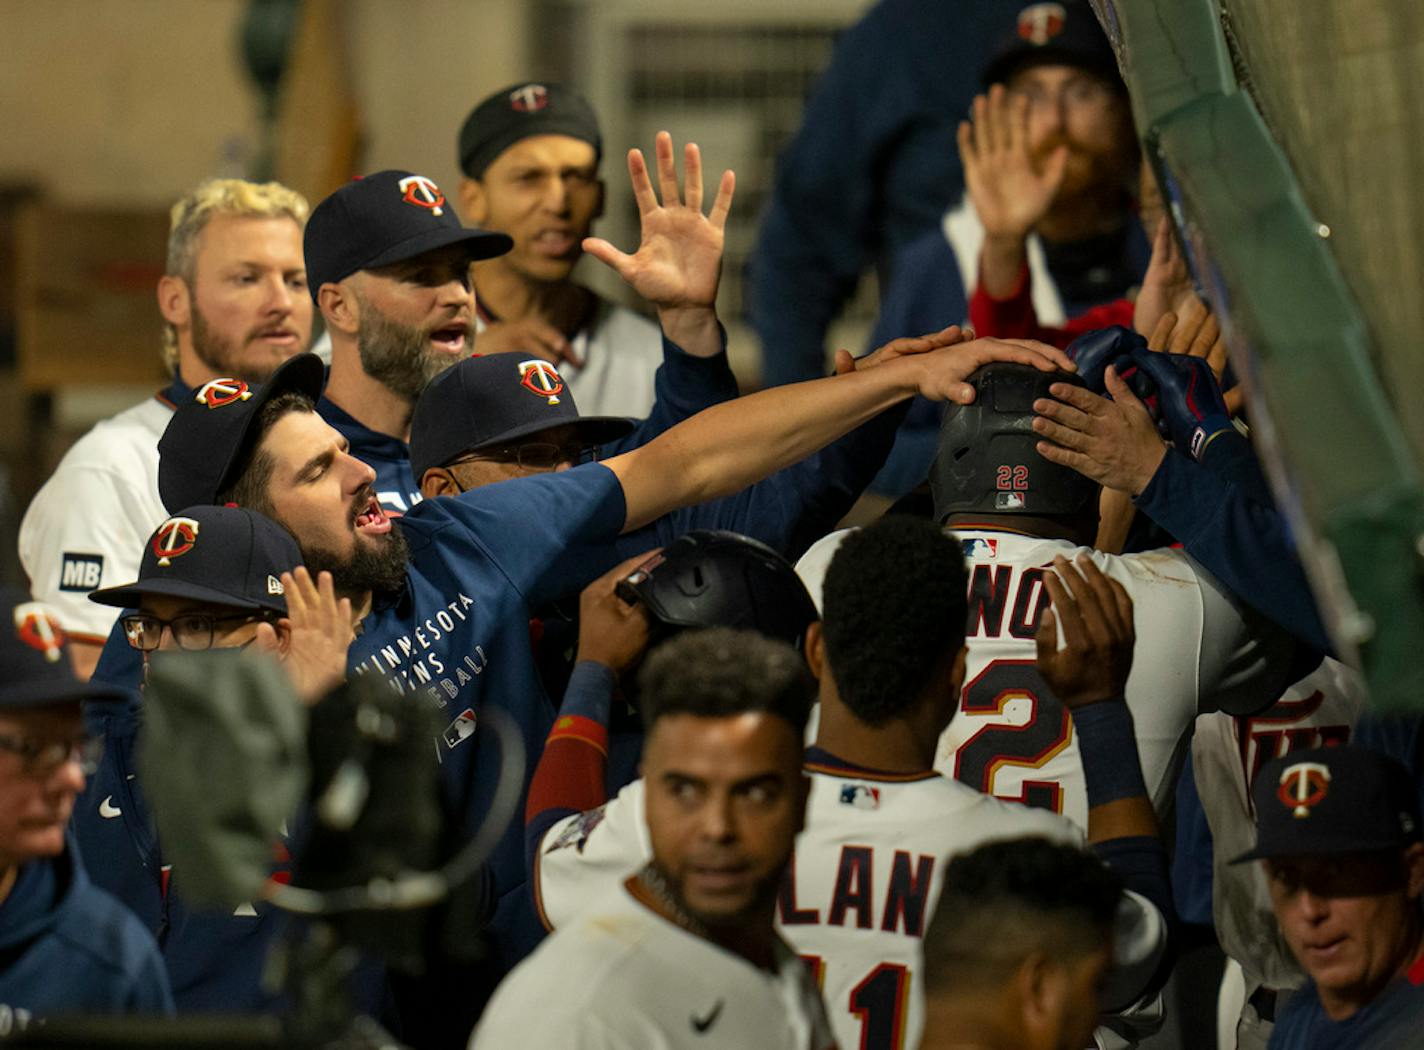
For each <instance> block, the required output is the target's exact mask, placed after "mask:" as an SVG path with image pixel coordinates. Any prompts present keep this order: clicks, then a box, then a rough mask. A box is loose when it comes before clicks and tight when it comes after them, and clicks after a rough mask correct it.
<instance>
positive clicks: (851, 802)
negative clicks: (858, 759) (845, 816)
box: [841, 784, 880, 809]
mask: <svg viewBox="0 0 1424 1050" xmlns="http://www.w3.org/2000/svg"><path fill="white" fill-rule="evenodd" d="M841 805H842V806H852V807H854V808H855V809H879V808H880V789H879V788H878V787H872V786H871V785H869V784H846V785H845V786H844V787H842V788H841Z"/></svg>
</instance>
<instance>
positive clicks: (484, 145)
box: [307, 82, 603, 269]
mask: <svg viewBox="0 0 1424 1050" xmlns="http://www.w3.org/2000/svg"><path fill="white" fill-rule="evenodd" d="M531 135H568V136H570V137H572V138H576V139H580V140H581V141H583V142H587V143H588V144H589V145H591V146H592V147H593V151H594V157H595V163H597V161H598V160H602V159H603V136H602V134H601V133H600V132H599V130H598V118H597V117H596V116H595V115H594V112H593V107H592V106H590V105H589V104H588V100H587V99H585V98H584V97H583V96H582V95H580V94H579V93H578V92H577V91H575V90H574V89H573V88H571V87H567V86H565V85H563V84H542V83H536V82H528V83H524V84H511V85H510V86H509V87H505V88H500V89H499V90H498V91H496V92H495V93H494V94H493V95H490V96H489V97H488V98H487V99H485V100H484V101H483V102H481V103H480V104H479V105H477V106H476V107H475V108H474V109H473V110H471V111H470V115H469V116H468V117H466V118H465V123H464V124H463V125H462V126H461V128H460V139H459V149H460V168H461V170H462V171H464V173H465V174H466V175H468V176H470V178H472V179H477V178H479V177H480V176H481V175H483V174H484V172H485V168H487V167H489V165H490V162H491V161H492V160H494V159H495V158H496V157H498V156H499V155H500V154H501V153H503V152H504V151H505V150H507V149H508V148H509V147H510V146H512V145H514V144H515V143H516V142H518V141H519V140H520V139H527V138H529V137H530V136H531ZM307 268H308V269H310V268H311V267H310V264H308V267H307Z"/></svg>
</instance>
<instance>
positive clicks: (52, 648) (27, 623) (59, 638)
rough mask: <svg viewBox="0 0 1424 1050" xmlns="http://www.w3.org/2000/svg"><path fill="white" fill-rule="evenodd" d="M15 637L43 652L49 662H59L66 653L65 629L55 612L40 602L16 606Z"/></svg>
mask: <svg viewBox="0 0 1424 1050" xmlns="http://www.w3.org/2000/svg"><path fill="white" fill-rule="evenodd" d="M14 617H15V637H17V638H19V639H20V641H22V642H24V643H25V644H26V645H28V646H29V647H30V648H31V649H33V650H35V651H36V652H38V653H43V654H44V658H45V660H46V661H48V662H49V663H52V664H53V663H58V662H59V658H60V657H61V656H63V655H64V650H63V649H62V648H61V646H63V645H64V631H63V630H61V629H60V626H59V621H58V620H56V619H55V618H54V613H52V612H50V610H49V608H48V607H46V606H45V605H42V604H41V603H40V602H21V603H20V604H19V605H17V606H15V614H14Z"/></svg>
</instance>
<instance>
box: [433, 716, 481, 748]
mask: <svg viewBox="0 0 1424 1050" xmlns="http://www.w3.org/2000/svg"><path fill="white" fill-rule="evenodd" d="M440 735H441V736H442V737H444V738H445V746H446V747H448V748H451V749H454V748H455V747H458V746H459V745H460V744H461V743H463V742H464V741H466V740H468V739H470V737H472V736H474V735H475V712H474V710H473V709H471V708H468V707H467V708H465V709H464V710H463V711H461V712H460V713H459V714H458V715H456V716H455V721H453V722H451V723H450V724H449V725H448V726H446V727H445V732H443V733H441V734H440Z"/></svg>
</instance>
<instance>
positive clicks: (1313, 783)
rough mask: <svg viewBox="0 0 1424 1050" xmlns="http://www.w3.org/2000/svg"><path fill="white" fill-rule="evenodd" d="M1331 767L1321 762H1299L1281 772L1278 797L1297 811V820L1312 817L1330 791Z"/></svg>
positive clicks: (1277, 790)
mask: <svg viewBox="0 0 1424 1050" xmlns="http://www.w3.org/2000/svg"><path fill="white" fill-rule="evenodd" d="M1329 784H1330V767H1329V766H1326V765H1322V764H1321V763H1319V762H1297V763H1296V764H1295V765H1293V766H1286V768H1285V769H1284V770H1282V771H1281V785H1280V787H1279V788H1277V789H1276V797H1277V798H1278V799H1280V800H1281V802H1282V803H1283V804H1284V805H1286V806H1288V807H1290V808H1291V809H1293V810H1294V811H1295V817H1296V819H1297V820H1299V819H1301V818H1302V817H1308V816H1310V808H1311V807H1312V806H1318V805H1319V804H1320V803H1321V802H1322V801H1323V800H1324V798H1325V796H1326V794H1327V793H1328V791H1329Z"/></svg>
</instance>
